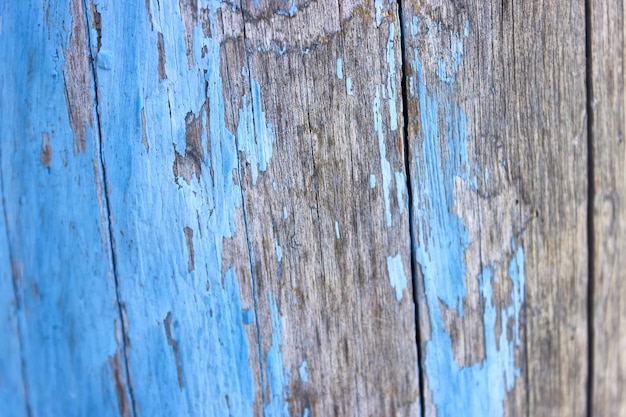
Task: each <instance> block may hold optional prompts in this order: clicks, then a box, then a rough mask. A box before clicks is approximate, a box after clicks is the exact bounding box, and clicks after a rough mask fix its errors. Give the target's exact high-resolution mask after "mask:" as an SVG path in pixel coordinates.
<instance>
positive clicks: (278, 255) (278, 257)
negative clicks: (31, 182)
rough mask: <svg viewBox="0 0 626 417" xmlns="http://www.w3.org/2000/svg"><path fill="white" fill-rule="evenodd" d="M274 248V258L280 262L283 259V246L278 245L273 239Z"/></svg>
mask: <svg viewBox="0 0 626 417" xmlns="http://www.w3.org/2000/svg"><path fill="white" fill-rule="evenodd" d="M274 250H275V251H276V260H277V261H278V262H279V263H280V261H282V260H283V248H281V247H280V245H279V244H278V241H277V240H276V239H274Z"/></svg>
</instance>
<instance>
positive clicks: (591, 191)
mask: <svg viewBox="0 0 626 417" xmlns="http://www.w3.org/2000/svg"><path fill="white" fill-rule="evenodd" d="M591 12H592V7H591V0H585V59H586V64H585V91H586V94H587V97H586V100H587V103H586V110H587V259H588V261H587V268H588V269H587V417H592V416H593V395H594V390H593V372H594V369H593V358H594V341H595V339H594V319H593V309H594V305H593V304H594V262H593V261H594V259H593V257H594V249H595V242H594V224H593V221H594V219H593V217H594V215H593V211H594V210H593V209H594V204H593V202H594V196H595V186H594V180H595V177H594V166H593V165H594V152H593V55H592V50H591V48H592V36H593V32H592V26H591V24H592V14H591Z"/></svg>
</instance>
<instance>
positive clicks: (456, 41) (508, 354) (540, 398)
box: [403, 1, 587, 416]
mask: <svg viewBox="0 0 626 417" xmlns="http://www.w3.org/2000/svg"><path fill="white" fill-rule="evenodd" d="M403 21H404V31H405V48H406V62H405V68H406V69H407V73H408V78H407V80H406V82H407V91H408V100H407V102H408V108H407V110H408V115H409V116H408V117H409V123H408V138H409V149H410V164H411V179H412V196H413V212H412V222H413V242H414V256H415V260H416V266H417V269H418V271H419V276H420V278H418V284H417V286H418V305H419V312H420V321H419V328H420V335H421V358H422V359H421V362H422V371H423V375H422V378H423V381H424V385H423V386H424V404H425V405H424V407H425V411H426V415H433V416H434V415H438V416H453V415H534V416H538V415H555V414H558V415H572V416H573V415H583V414H584V413H585V406H586V404H585V387H586V385H585V377H586V369H587V368H586V360H587V345H586V344H587V337H586V336H587V335H586V317H587V314H586V302H587V297H586V288H587V287H586V286H587V241H586V196H587V195H586V192H587V188H586V179H587V177H586V140H585V134H586V130H585V129H586V124H585V123H586V122H585V61H584V56H585V54H584V43H581V42H580V40H581V39H584V22H585V19H584V7H583V3H582V2H574V3H573V4H571V5H569V6H567V7H563V6H562V5H558V4H556V3H544V2H533V3H524V4H517V3H516V4H513V2H501V3H497V4H496V3H494V4H485V3H484V2H475V3H474V2H467V3H465V2H464V3H458V2H448V1H435V2H429V3H427V4H423V3H422V2H412V1H407V2H403Z"/></svg>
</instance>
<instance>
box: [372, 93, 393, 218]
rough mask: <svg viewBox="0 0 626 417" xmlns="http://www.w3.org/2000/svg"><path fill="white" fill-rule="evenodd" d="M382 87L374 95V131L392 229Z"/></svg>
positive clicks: (389, 171) (388, 216) (389, 173)
mask: <svg viewBox="0 0 626 417" xmlns="http://www.w3.org/2000/svg"><path fill="white" fill-rule="evenodd" d="M380 104H381V103H380V87H378V86H377V87H376V93H375V95H374V104H373V106H372V111H373V112H374V129H375V130H376V134H377V137H378V151H379V152H380V170H381V174H382V177H383V179H382V185H383V202H384V205H385V224H386V225H387V227H391V204H390V202H389V185H390V184H391V165H390V164H389V161H388V160H387V149H386V147H385V135H384V133H383V119H382V116H381V114H380Z"/></svg>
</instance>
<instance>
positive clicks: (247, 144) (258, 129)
mask: <svg viewBox="0 0 626 417" xmlns="http://www.w3.org/2000/svg"><path fill="white" fill-rule="evenodd" d="M250 87H251V95H252V100H251V101H250V102H249V101H248V100H247V98H246V96H245V95H244V96H243V97H242V99H241V103H242V107H241V109H239V124H238V125H237V139H238V146H239V148H240V149H241V150H243V151H244V152H245V154H246V159H247V160H248V162H249V163H250V170H251V175H252V184H253V185H256V182H257V178H258V176H259V171H265V170H266V169H267V163H268V162H269V160H270V158H271V157H272V143H273V142H274V133H273V132H272V124H271V123H268V122H267V120H266V118H265V113H264V112H263V111H262V109H261V95H260V87H259V83H257V82H256V81H255V80H251V82H250Z"/></svg>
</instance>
